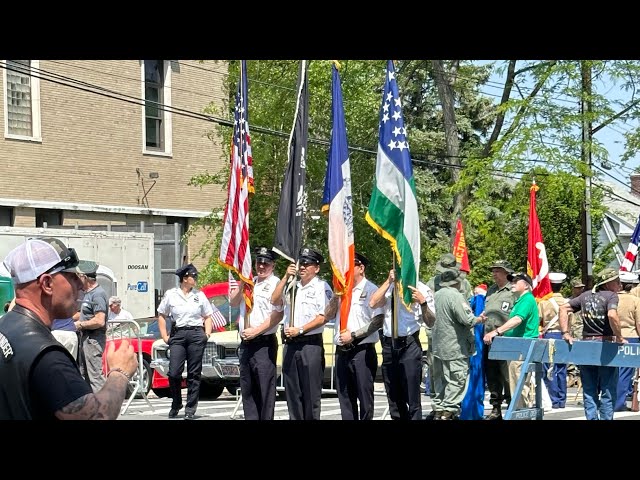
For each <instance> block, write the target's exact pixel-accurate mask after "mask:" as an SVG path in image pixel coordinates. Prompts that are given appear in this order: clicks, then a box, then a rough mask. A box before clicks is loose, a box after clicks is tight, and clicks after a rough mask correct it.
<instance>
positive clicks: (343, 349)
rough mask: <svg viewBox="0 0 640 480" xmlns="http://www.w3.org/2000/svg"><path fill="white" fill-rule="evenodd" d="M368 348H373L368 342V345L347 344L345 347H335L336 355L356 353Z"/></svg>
mask: <svg viewBox="0 0 640 480" xmlns="http://www.w3.org/2000/svg"><path fill="white" fill-rule="evenodd" d="M369 346H372V347H373V346H374V344H373V343H371V342H369V343H358V344H353V343H349V344H347V345H336V352H338V353H349V352H356V351H360V350H364V349H366V348H367V347H369Z"/></svg>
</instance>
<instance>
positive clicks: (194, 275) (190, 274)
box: [184, 273, 198, 278]
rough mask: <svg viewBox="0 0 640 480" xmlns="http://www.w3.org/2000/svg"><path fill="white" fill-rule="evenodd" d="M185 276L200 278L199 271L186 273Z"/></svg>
mask: <svg viewBox="0 0 640 480" xmlns="http://www.w3.org/2000/svg"><path fill="white" fill-rule="evenodd" d="M184 276H185V277H191V278H198V274H197V273H185V274H184Z"/></svg>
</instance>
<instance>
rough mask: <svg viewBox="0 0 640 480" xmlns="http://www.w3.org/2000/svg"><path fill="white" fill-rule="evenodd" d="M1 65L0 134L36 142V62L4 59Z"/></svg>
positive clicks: (38, 138) (37, 83) (37, 100)
mask: <svg viewBox="0 0 640 480" xmlns="http://www.w3.org/2000/svg"><path fill="white" fill-rule="evenodd" d="M4 63H5V68H4V93H5V94H4V111H5V112H6V117H5V122H4V135H5V137H6V138H15V139H19V140H32V141H38V142H40V141H42V138H41V128H40V79H39V78H38V69H39V66H40V62H39V61H38V60H6V61H5V62H4ZM34 73H35V75H33V74H34Z"/></svg>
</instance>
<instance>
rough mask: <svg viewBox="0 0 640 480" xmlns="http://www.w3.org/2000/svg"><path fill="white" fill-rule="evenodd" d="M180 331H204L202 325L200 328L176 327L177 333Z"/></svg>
mask: <svg viewBox="0 0 640 480" xmlns="http://www.w3.org/2000/svg"><path fill="white" fill-rule="evenodd" d="M180 330H202V325H200V326H198V327H194V326H191V327H176V332H179V331H180Z"/></svg>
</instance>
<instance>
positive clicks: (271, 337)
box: [241, 333, 276, 345]
mask: <svg viewBox="0 0 640 480" xmlns="http://www.w3.org/2000/svg"><path fill="white" fill-rule="evenodd" d="M275 339H276V334H275V333H270V334H268V335H258V336H257V337H255V338H252V339H251V340H244V339H243V340H242V342H241V343H246V344H249V343H250V344H252V345H255V344H256V343H270V342H273V341H275Z"/></svg>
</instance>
